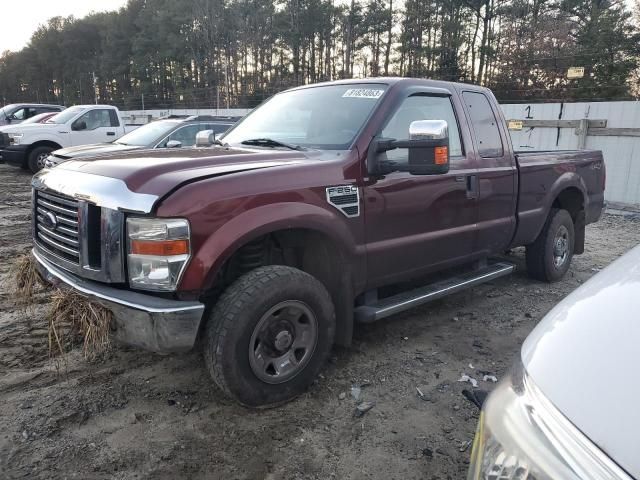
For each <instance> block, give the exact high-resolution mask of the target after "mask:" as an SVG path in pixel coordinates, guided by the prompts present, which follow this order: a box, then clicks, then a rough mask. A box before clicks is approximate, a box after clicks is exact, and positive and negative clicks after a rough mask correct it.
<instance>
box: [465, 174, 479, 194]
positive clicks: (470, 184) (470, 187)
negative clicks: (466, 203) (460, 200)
mask: <svg viewBox="0 0 640 480" xmlns="http://www.w3.org/2000/svg"><path fill="white" fill-rule="evenodd" d="M478 196H479V188H478V175H467V198H468V199H469V200H475V199H477V198H478Z"/></svg>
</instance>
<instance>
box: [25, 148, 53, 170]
mask: <svg viewBox="0 0 640 480" xmlns="http://www.w3.org/2000/svg"><path fill="white" fill-rule="evenodd" d="M53 150H54V148H52V147H44V146H43V147H36V148H34V149H33V150H31V153H29V157H28V158H27V165H28V166H29V170H31V172H33V173H37V172H39V171H40V170H42V169H43V168H44V162H45V160H46V159H47V157H48V156H49V154H50V153H51V152H53Z"/></svg>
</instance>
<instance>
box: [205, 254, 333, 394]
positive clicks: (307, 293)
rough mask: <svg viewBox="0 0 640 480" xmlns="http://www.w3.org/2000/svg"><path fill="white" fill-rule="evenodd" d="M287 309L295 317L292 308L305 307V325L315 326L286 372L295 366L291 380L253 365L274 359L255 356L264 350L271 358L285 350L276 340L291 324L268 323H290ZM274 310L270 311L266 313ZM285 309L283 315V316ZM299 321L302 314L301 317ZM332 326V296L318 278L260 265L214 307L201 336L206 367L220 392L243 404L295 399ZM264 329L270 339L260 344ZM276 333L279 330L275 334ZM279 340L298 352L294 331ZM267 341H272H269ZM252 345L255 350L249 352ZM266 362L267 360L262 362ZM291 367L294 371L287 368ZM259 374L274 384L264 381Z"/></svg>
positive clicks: (326, 346)
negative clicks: (309, 342)
mask: <svg viewBox="0 0 640 480" xmlns="http://www.w3.org/2000/svg"><path fill="white" fill-rule="evenodd" d="M287 302H289V303H290V304H292V306H291V305H289V303H287ZM285 304H286V305H287V306H286V307H283V308H282V309H281V310H277V308H278V307H279V306H280V305H285ZM290 306H291V310H292V311H293V312H294V314H293V317H295V312H296V308H297V307H300V308H301V309H305V308H307V309H308V310H305V312H307V313H308V314H309V315H310V317H309V318H311V320H309V318H307V319H306V320H305V321H306V322H309V323H312V322H311V321H312V320H313V318H315V321H313V323H314V324H315V325H316V326H317V328H316V329H315V332H314V335H313V336H315V338H316V340H315V342H314V345H313V348H311V347H310V346H309V347H308V348H306V349H304V356H302V360H300V361H299V363H297V365H296V362H298V360H296V362H291V363H290V364H289V368H299V370H298V371H297V373H295V374H294V372H293V371H290V372H289V373H288V374H292V375H293V376H292V377H291V378H288V379H286V380H282V378H278V377H277V376H276V375H277V373H276V371H275V369H272V370H271V371H270V370H269V369H268V368H267V369H264V370H260V369H259V368H258V367H257V366H256V363H259V362H258V360H256V359H262V360H264V358H267V359H269V358H272V357H270V356H269V355H268V354H267V353H265V355H264V356H262V355H257V354H256V352H257V351H258V350H260V351H264V349H267V350H268V351H269V353H274V355H273V356H277V355H279V354H280V353H283V352H285V350H282V349H280V350H278V348H279V347H277V344H276V342H277V341H279V339H280V338H281V337H280V336H281V334H282V333H283V331H285V330H287V329H289V330H291V329H290V328H289V327H290V325H289V324H288V323H286V322H285V323H286V325H285V326H282V325H281V324H277V326H276V327H273V328H272V327H270V326H269V322H272V323H273V322H283V320H280V318H281V316H282V317H283V318H286V319H287V321H288V319H289V315H290ZM272 310H274V313H271V314H270V313H269V312H271V311H272ZM285 310H286V313H283V312H285ZM303 317H304V315H303V316H301V317H300V318H303ZM274 319H275V320H274ZM265 322H267V323H265ZM298 322H300V324H301V325H304V322H303V321H301V320H298ZM261 325H265V326H269V328H266V327H262V330H261V329H260V326H261ZM335 325H336V321H335V311H334V306H333V303H332V301H331V297H330V296H329V293H328V292H327V290H326V289H325V287H324V285H322V284H321V283H320V282H319V281H318V280H316V279H315V278H314V277H312V276H311V275H309V274H307V273H305V272H302V271H300V270H298V269H295V268H292V267H285V266H279V265H276V266H267V267H260V268H257V269H255V270H253V271H251V272H249V273H247V274H246V275H244V276H242V277H240V278H239V279H238V280H236V281H235V282H234V283H233V284H232V285H231V286H230V287H229V288H228V289H227V290H226V291H225V292H224V293H223V294H222V296H221V297H220V298H219V299H218V301H217V303H216V304H215V306H214V308H213V309H212V311H211V314H210V315H209V318H208V323H207V325H206V330H205V336H204V358H205V363H206V365H207V368H208V369H209V373H210V374H211V376H212V377H213V380H214V381H215V383H216V384H217V385H218V386H219V387H220V388H221V389H222V391H223V392H224V393H225V394H227V395H228V396H230V397H232V398H234V399H235V400H237V401H238V402H239V403H241V404H242V405H244V406H247V407H270V406H276V405H279V404H282V403H284V402H287V401H289V400H292V399H293V398H295V397H297V396H298V395H300V394H301V393H303V392H304V391H305V390H306V389H307V388H308V387H309V385H311V383H312V382H313V381H314V379H315V378H316V376H317V375H318V373H319V372H320V369H321V368H322V367H323V365H324V363H325V361H326V359H327V357H328V355H329V352H330V351H331V347H332V345H333V339H334V336H335ZM265 328H266V330H267V333H265V334H264V337H268V338H266V340H265V341H263V339H262V337H261V335H259V334H258V332H262V331H264V329H265ZM306 328H309V327H306ZM276 330H280V331H279V332H278V333H277V335H276V333H275V331H276ZM293 330H295V329H293ZM296 332H297V330H296ZM290 333H291V332H290ZM256 335H257V337H255V336H256ZM254 337H255V339H254ZM303 337H309V336H308V335H306V334H302V335H300V336H299V338H300V339H301V338H303ZM282 338H285V343H281V344H279V345H280V347H284V345H286V341H287V340H289V341H290V342H291V343H290V347H286V348H288V350H287V351H288V352H293V353H292V354H293V355H298V354H299V352H300V349H296V347H295V345H296V342H297V341H298V340H299V339H297V338H296V336H295V333H293V335H290V334H289V333H287V334H286V335H285V336H284V337H282ZM270 339H271V340H273V341H272V342H271V341H269V340H270ZM252 340H253V341H252ZM252 344H253V347H252V348H250V345H252ZM264 345H267V346H266V347H265V346H264ZM285 354H286V353H285ZM252 355H253V357H252ZM283 355H284V354H283ZM250 357H252V358H251V359H250ZM266 363H267V362H266V361H265V362H264V364H266ZM272 363H273V362H272ZM282 365H284V363H283V364H282ZM282 365H280V366H282ZM291 365H294V367H290V366H291ZM271 372H273V373H271ZM258 375H262V376H264V377H265V378H267V380H268V381H278V383H268V381H267V380H263V379H261V378H259V376H258ZM269 375H272V376H269Z"/></svg>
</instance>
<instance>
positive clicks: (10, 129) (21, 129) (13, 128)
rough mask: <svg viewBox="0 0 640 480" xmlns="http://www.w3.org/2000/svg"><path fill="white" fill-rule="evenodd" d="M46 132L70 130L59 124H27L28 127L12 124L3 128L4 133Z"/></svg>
mask: <svg viewBox="0 0 640 480" xmlns="http://www.w3.org/2000/svg"><path fill="white" fill-rule="evenodd" d="M45 130H53V131H56V132H57V131H58V130H64V131H67V130H68V128H67V126H66V125H58V124H57V123H27V124H26V125H22V124H17V125H14V124H11V125H6V126H4V127H2V131H3V132H4V133H24V134H28V133H31V132H33V131H40V132H41V131H45Z"/></svg>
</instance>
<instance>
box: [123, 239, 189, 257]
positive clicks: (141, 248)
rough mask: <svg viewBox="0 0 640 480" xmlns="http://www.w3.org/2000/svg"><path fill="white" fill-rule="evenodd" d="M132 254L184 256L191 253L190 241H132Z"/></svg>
mask: <svg viewBox="0 0 640 480" xmlns="http://www.w3.org/2000/svg"><path fill="white" fill-rule="evenodd" d="M131 253H133V254H137V255H158V256H164V257H167V256H170V255H183V254H187V253H189V240H160V241H152V240H131Z"/></svg>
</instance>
